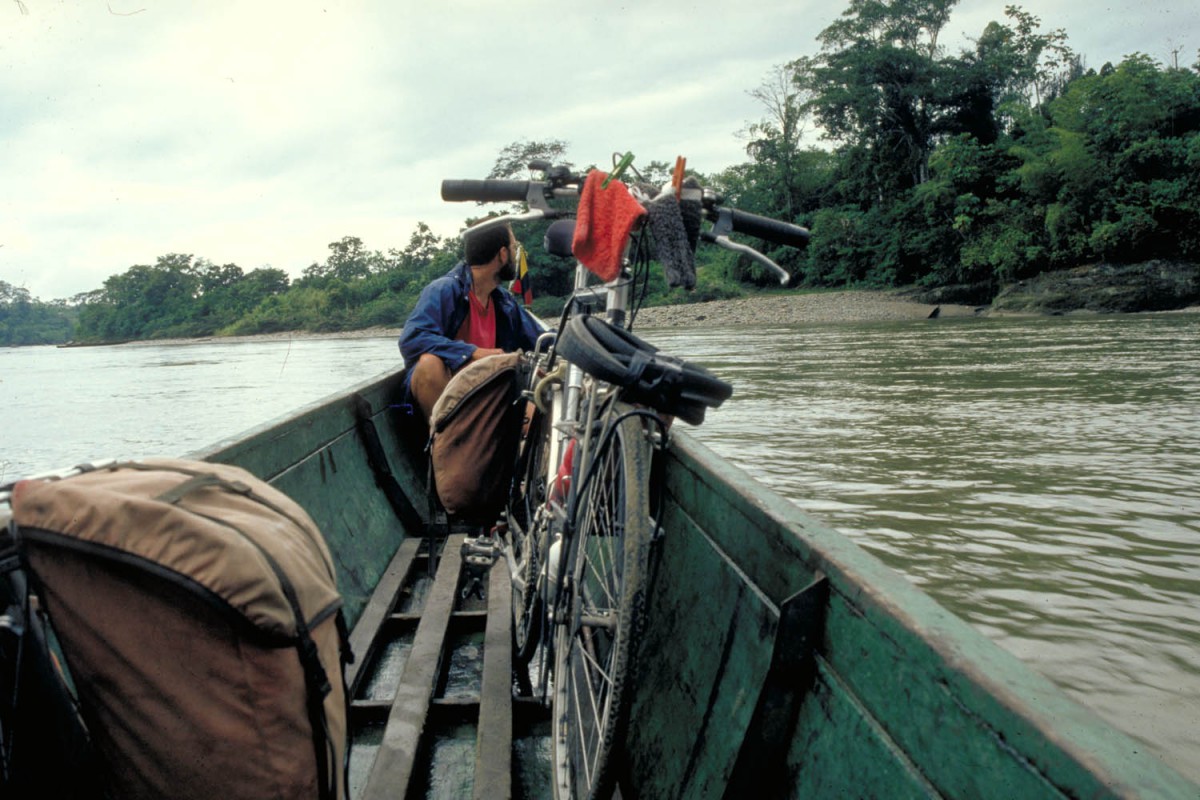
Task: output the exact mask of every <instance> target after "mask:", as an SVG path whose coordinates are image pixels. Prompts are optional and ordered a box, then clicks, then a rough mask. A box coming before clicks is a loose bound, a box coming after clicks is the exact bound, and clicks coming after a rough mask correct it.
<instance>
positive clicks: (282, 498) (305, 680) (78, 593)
mask: <svg viewBox="0 0 1200 800" xmlns="http://www.w3.org/2000/svg"><path fill="white" fill-rule="evenodd" d="M12 503H13V522H14V525H15V535H16V540H17V548H18V551H19V552H20V554H21V558H22V561H23V563H24V568H25V570H26V572H27V574H28V577H29V579H30V583H31V585H32V587H33V589H34V591H35V592H36V595H37V596H38V597H39V598H40V601H41V604H42V607H43V608H44V609H45V611H46V612H47V614H48V617H49V619H50V623H51V626H52V628H53V630H54V633H55V635H56V636H57V638H58V641H59V643H60V646H61V648H62V652H63V654H64V655H65V656H66V662H67V667H68V670H69V672H70V676H71V678H72V679H73V681H74V683H75V687H76V691H77V693H78V697H79V704H80V708H81V712H82V714H83V717H84V720H85V722H86V723H87V727H88V729H89V733H90V735H91V737H92V740H93V744H94V746H95V748H96V750H97V751H98V753H99V755H100V756H101V760H102V761H103V762H104V764H105V770H104V772H105V775H104V778H105V780H106V782H107V784H108V786H107V789H108V793H109V794H110V796H112V797H121V798H150V797H155V798H160V797H189V798H190V797H195V798H222V800H228V798H264V797H271V798H340V797H342V796H343V793H344V786H345V781H344V770H343V760H344V754H345V740H346V705H345V689H344V683H343V678H342V667H343V662H342V654H343V650H342V647H343V645H344V643H345V625H344V622H343V620H342V618H341V603H342V601H341V597H340V595H339V594H338V591H337V588H336V582H335V578H334V569H333V561H332V559H331V557H330V553H329V550H328V548H327V546H326V544H325V542H324V540H323V539H322V538H321V534H320V532H319V531H318V530H317V528H316V526H315V525H314V524H313V522H312V520H311V519H310V518H309V517H308V515H307V514H306V513H305V512H304V510H303V509H302V508H300V506H299V505H297V504H296V503H295V502H293V501H292V500H291V499H290V498H288V497H287V496H286V495H284V494H283V493H282V492H279V491H278V490H276V489H274V488H273V487H271V486H269V485H267V484H266V483H264V482H262V481H260V480H258V479H257V478H255V477H254V476H252V475H251V474H250V473H248V472H246V471H245V470H242V469H240V468H237V467H231V466H227V465H221V464H209V463H203V462H194V461H184V460H175V459H153V460H145V461H139V462H128V463H118V464H113V465H111V466H107V467H102V468H99V469H95V470H92V471H87V472H84V473H82V474H79V475H74V476H72V477H68V478H63V479H61V480H50V481H25V482H23V483H20V484H17V486H16V490H15V492H14V497H13V501H12ZM346 652H348V651H346Z"/></svg>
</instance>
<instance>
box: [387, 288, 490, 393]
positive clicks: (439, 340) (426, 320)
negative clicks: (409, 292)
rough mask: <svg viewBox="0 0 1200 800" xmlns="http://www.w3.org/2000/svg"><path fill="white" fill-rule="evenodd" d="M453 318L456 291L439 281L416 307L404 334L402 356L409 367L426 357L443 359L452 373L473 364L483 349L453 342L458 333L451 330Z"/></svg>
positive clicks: (427, 289)
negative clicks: (476, 354)
mask: <svg viewBox="0 0 1200 800" xmlns="http://www.w3.org/2000/svg"><path fill="white" fill-rule="evenodd" d="M453 316H454V292H453V288H452V287H450V286H447V285H444V284H441V285H439V283H438V282H436V281H435V282H434V283H431V284H430V285H428V286H426V287H425V288H424V289H423V290H422V291H421V296H420V297H419V298H418V299H417V305H416V307H415V308H414V309H413V311H412V313H411V314H410V315H409V317H408V321H407V322H405V323H404V332H403V333H401V334H400V354H401V355H402V356H403V357H404V365H405V366H406V367H409V368H411V367H412V365H413V364H415V363H417V359H419V358H420V357H421V356H422V355H423V354H425V353H432V354H433V355H435V356H437V357H438V358H440V359H442V361H443V362H444V363H445V364H446V367H447V368H448V369H449V370H450V371H451V372H453V371H455V370H457V369H458V368H459V367H461V366H462V365H463V364H465V363H467V362H468V361H470V360H472V356H473V354H474V353H475V351H476V350H478V349H479V348H477V347H476V346H475V345H473V344H468V343H466V342H460V341H457V340H455V339H453V338H451V337H452V335H453V333H454V332H453V331H450V330H449V328H450V326H451V324H452V321H453V319H452V318H453Z"/></svg>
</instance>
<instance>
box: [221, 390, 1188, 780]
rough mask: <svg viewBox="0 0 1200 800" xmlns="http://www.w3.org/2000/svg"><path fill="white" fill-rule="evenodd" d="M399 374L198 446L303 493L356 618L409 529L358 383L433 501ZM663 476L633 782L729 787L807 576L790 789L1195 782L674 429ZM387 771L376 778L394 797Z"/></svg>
mask: <svg viewBox="0 0 1200 800" xmlns="http://www.w3.org/2000/svg"><path fill="white" fill-rule="evenodd" d="M399 380H400V376H399V374H398V373H397V374H393V375H390V376H386V377H385V378H383V379H381V380H379V381H377V382H374V383H368V384H363V385H361V386H356V387H352V388H351V389H350V390H348V391H347V392H346V393H345V394H342V395H338V396H336V397H332V398H329V399H327V400H325V401H322V402H320V403H317V404H314V405H312V406H309V407H307V408H305V409H302V410H301V411H300V412H299V413H298V414H296V415H294V416H292V417H289V418H287V419H284V420H280V421H277V422H276V423H273V424H271V425H267V426H264V427H263V428H260V429H258V430H256V431H253V432H251V434H250V435H248V436H246V437H241V438H239V439H237V440H234V441H230V442H226V443H222V444H220V445H218V446H216V447H214V448H211V449H210V450H209V451H206V452H205V453H201V454H199V455H201V456H202V457H206V458H210V459H212V460H217V461H222V462H230V463H237V464H240V465H242V466H245V467H247V468H249V469H250V470H251V471H252V472H255V473H256V474H258V475H260V476H263V477H265V478H267V479H269V480H271V481H272V482H274V483H275V485H276V486H278V487H279V488H281V489H283V490H284V491H286V492H288V493H289V494H290V495H292V496H293V497H294V498H295V499H296V500H297V501H298V502H300V503H301V504H302V505H304V507H305V508H306V509H307V510H308V511H309V512H310V513H311V514H312V516H313V517H314V519H315V520H316V521H317V522H318V524H319V525H320V526H321V528H322V530H323V531H324V533H325V535H326V537H327V539H328V540H329V543H330V547H331V550H333V552H334V553H335V555H336V558H337V563H338V570H339V575H338V577H339V581H340V582H341V585H342V586H343V590H344V591H345V592H346V593H347V595H348V606H349V607H350V608H351V610H352V611H353V613H354V615H355V616H357V615H358V614H359V613H360V611H361V609H362V608H363V607H364V605H365V604H366V603H367V601H368V598H370V596H371V592H372V590H373V589H374V588H375V585H376V583H377V582H378V581H380V580H381V579H383V578H384V577H385V575H386V574H387V573H386V570H387V569H388V565H389V563H391V561H392V558H393V555H394V553H395V552H396V549H397V547H398V546H399V545H400V543H401V542H402V541H403V540H405V539H406V538H407V537H411V536H415V535H419V534H420V533H421V532H420V531H409V530H405V529H404V528H403V526H402V525H400V523H399V522H398V521H397V520H396V518H395V515H394V513H393V512H392V509H391V507H390V505H389V503H388V501H387V498H386V496H385V495H384V493H383V492H382V491H380V490H379V488H378V487H377V486H376V485H375V476H374V474H373V473H372V471H371V470H370V469H369V467H368V466H367V464H366V452H365V449H364V447H363V443H362V441H361V439H360V436H359V434H358V432H357V430H356V417H355V408H356V404H358V403H359V402H360V401H359V400H358V399H357V398H356V397H355V395H356V394H357V395H360V396H361V397H362V398H364V399H365V400H366V402H367V404H368V405H369V406H370V411H371V415H372V419H373V422H374V424H375V426H376V428H377V430H378V433H379V437H380V440H381V442H382V443H383V445H384V448H385V449H386V450H387V459H388V463H389V467H390V469H391V471H392V473H393V474H394V475H395V476H396V478H397V480H399V481H400V483H401V484H402V486H403V488H404V491H405V493H406V495H407V496H408V497H409V499H410V500H411V501H412V503H413V505H414V506H415V507H416V509H417V510H418V512H419V513H420V514H421V515H423V516H424V517H425V519H426V520H428V518H429V516H428V514H429V506H428V503H427V499H426V496H425V486H426V463H425V456H424V452H423V448H424V444H425V439H426V436H425V431H424V430H423V429H422V428H421V426H420V425H419V424H413V422H412V420H411V418H409V417H405V416H402V415H400V414H398V413H396V412H395V411H394V409H393V408H392V407H391V406H392V404H393V403H395V401H396V398H397V396H398V393H399V386H400V383H399ZM664 492H665V494H664V501H663V507H662V512H661V516H662V521H663V526H664V530H665V537H664V539H663V540H662V542H661V543H660V544H659V545H658V546H657V548H656V551H655V554H654V567H653V570H652V573H653V575H654V578H653V580H654V584H653V586H652V588H651V591H650V595H649V599H648V616H647V620H646V628H645V631H644V635H643V637H642V640H641V642H640V647H639V661H640V666H639V672H638V675H637V680H636V682H635V692H634V697H633V719H632V722H631V726H630V730H629V733H628V737H627V742H626V745H627V750H628V764H629V779H630V786H631V788H633V789H634V790H636V792H637V794H639V795H640V796H644V797H664V798H671V797H722V796H725V792H726V789H727V785H728V782H729V780H730V776H731V775H732V774H733V771H734V769H735V765H736V764H737V763H738V758H739V754H740V751H741V747H742V744H743V740H744V739H745V737H746V736H747V731H749V730H750V726H751V725H756V724H758V723H757V722H756V721H755V719H754V717H755V709H756V707H757V706H758V704H759V700H760V694H761V690H762V686H763V681H764V679H765V677H766V676H767V674H768V670H769V669H770V667H771V664H772V659H773V656H774V648H775V639H776V632H777V630H778V628H779V615H780V612H779V607H780V605H781V604H783V603H784V602H785V601H786V600H787V598H789V597H792V596H793V595H795V594H796V593H797V592H798V591H800V590H802V589H804V588H805V587H806V586H808V585H809V584H811V583H812V582H813V580H814V577H816V576H817V575H818V574H823V575H825V576H826V578H827V580H828V589H829V592H828V598H829V599H828V605H827V607H826V608H825V614H824V627H823V631H822V633H821V634H820V636H819V646H818V647H817V657H816V662H815V663H816V677H815V680H814V681H813V682H812V684H811V686H809V685H799V686H798V687H797V692H798V693H797V695H795V696H796V697H798V702H799V711H798V715H797V718H796V724H795V730H794V731H793V732H792V733H791V735H790V739H789V741H788V746H787V748H786V762H787V763H786V769H787V774H788V782H789V791H790V793H791V796H794V797H814V796H825V797H828V796H838V797H840V796H858V797H870V796H878V797H889V798H892V797H901V798H904V797H936V796H945V797H964V798H988V797H996V798H1009V797H1023V798H1024V797H1047V798H1053V797H1081V798H1082V797H1123V796H1142V797H1164V798H1175V797H1178V798H1196V797H1197V796H1200V787H1198V786H1196V785H1195V784H1193V783H1190V782H1188V781H1187V780H1185V779H1184V778H1183V777H1181V776H1179V775H1178V774H1176V773H1174V772H1173V771H1171V770H1170V769H1168V768H1166V767H1163V766H1162V765H1161V764H1160V763H1158V761H1157V760H1156V759H1155V758H1154V757H1153V756H1152V755H1151V754H1149V753H1147V752H1146V748H1144V747H1141V746H1139V745H1138V744H1137V743H1135V742H1133V741H1132V740H1131V739H1129V738H1128V737H1126V736H1125V735H1123V734H1121V733H1120V732H1118V731H1116V730H1114V729H1113V728H1112V727H1111V726H1109V725H1107V724H1106V723H1104V722H1102V721H1101V720H1099V719H1098V718H1097V717H1096V716H1095V715H1093V714H1092V713H1090V712H1088V711H1087V710H1085V709H1083V708H1082V707H1080V706H1079V705H1078V704H1076V703H1074V702H1072V701H1070V700H1069V699H1067V698H1066V697H1065V695H1063V693H1062V692H1061V691H1059V690H1058V689H1057V688H1056V687H1054V686H1053V685H1051V684H1050V683H1049V682H1048V681H1046V680H1045V679H1043V678H1041V677H1040V676H1038V675H1036V674H1035V673H1034V672H1032V671H1031V670H1030V669H1028V668H1027V667H1025V666H1024V665H1023V664H1021V663H1020V662H1019V661H1018V660H1017V659H1016V658H1014V657H1013V656H1011V655H1009V654H1007V653H1005V652H1004V651H1003V650H1001V649H1000V648H999V647H997V646H996V645H994V644H993V643H991V642H989V641H988V640H987V639H985V638H984V637H983V636H982V635H981V634H979V633H978V632H977V631H975V630H974V629H973V628H971V627H970V626H969V625H967V624H966V623H965V622H963V621H962V620H960V619H958V618H956V617H954V616H953V615H951V614H950V613H948V612H947V611H945V610H944V609H942V608H941V607H939V606H938V605H936V604H935V603H934V602H933V601H932V600H931V599H930V598H928V597H927V596H925V595H924V594H922V593H921V592H920V591H918V590H917V589H916V588H915V587H913V586H912V585H911V584H909V583H908V582H907V581H905V580H904V579H903V578H901V577H900V576H898V575H897V574H896V573H895V572H893V571H892V570H890V569H889V568H887V567H886V566H885V565H883V564H882V563H881V562H879V561H878V560H877V559H876V558H874V557H873V556H871V555H870V554H868V553H866V552H865V551H863V550H862V549H861V548H859V547H858V546H857V545H855V544H854V543H853V542H851V541H850V540H849V539H847V538H846V537H844V536H842V535H840V534H838V533H836V532H835V531H833V530H831V529H829V528H827V527H825V526H824V525H821V524H820V523H818V522H816V521H815V520H813V519H812V518H810V517H808V516H806V515H805V514H803V513H802V512H801V511H799V509H797V508H796V507H795V506H794V505H792V504H790V503H788V502H787V501H785V500H783V499H782V498H780V497H778V496H777V495H775V494H773V493H771V492H768V491H766V490H765V489H763V488H762V487H761V486H759V485H758V484H756V483H755V482H754V481H753V480H752V479H750V478H749V477H748V476H746V475H745V474H743V473H741V472H740V471H738V470H736V469H735V468H733V467H732V466H731V465H729V464H728V463H727V462H725V461H723V460H721V459H719V458H718V457H716V456H715V455H714V454H713V453H711V452H710V451H708V450H707V449H706V448H704V447H703V446H701V445H699V444H697V443H696V442H694V441H693V440H691V439H690V438H689V437H688V436H687V435H686V434H681V433H677V434H676V435H675V442H674V444H673V446H672V448H671V450H670V451H669V452H668V454H667V457H666V469H665V481H664ZM434 657H435V656H433V655H432V654H431V655H430V658H434ZM414 668H415V667H414ZM810 674H811V673H810ZM784 688H785V690H786V686H785V687H784ZM423 691H424V689H421V690H420V691H418V692H417V694H421V693H423ZM785 696H786V694H785ZM405 722H406V724H408V723H409V722H410V721H409V720H407V718H406V720H405ZM411 724H413V725H419V724H420V722H419V721H416V720H413V721H411ZM384 749H385V750H386V749H387V747H385V748H384ZM393 763H394V762H393ZM387 772H388V769H384V770H383V773H387ZM404 772H405V770H399V771H397V775H399V774H400V773H404ZM383 773H380V774H379V775H377V776H376V780H377V781H379V780H383V781H384V783H382V784H378V783H377V784H376V785H375V787H374V789H373V791H381V792H384V793H386V794H395V795H397V796H399V795H401V794H403V787H399V786H390V788H388V787H387V786H386V784H387V781H386V780H385V779H384V778H383ZM400 780H401V781H403V778H401V779H400Z"/></svg>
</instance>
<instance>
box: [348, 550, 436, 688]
mask: <svg viewBox="0 0 1200 800" xmlns="http://www.w3.org/2000/svg"><path fill="white" fill-rule="evenodd" d="M420 546H421V540H420V539H418V538H416V537H409V538H407V539H405V540H404V541H403V542H401V543H400V547H398V548H397V549H396V555H395V556H393V557H392V560H391V562H390V563H389V564H388V566H387V569H385V570H384V572H383V576H382V577H380V579H379V583H377V584H375V591H374V592H372V594H371V599H370V600H369V601H368V602H367V605H366V607H365V608H364V609H363V612H362V614H361V615H360V616H359V618H358V622H357V623H356V624H355V626H354V630H353V631H352V632H351V633H350V652H352V653H354V663H353V664H349V665H347V666H346V685H347V686H348V687H349V688H350V696H351V697H355V696H357V692H358V683H359V681H360V680H361V678H362V670H363V668H364V667H366V666H367V664H369V663H370V662H371V659H372V658H373V657H374V652H373V651H374V649H375V645H376V642H377V640H378V636H379V630H380V628H381V627H382V626H383V623H384V622H385V621H386V620H387V618H388V615H389V614H391V612H392V609H393V608H395V606H396V600H397V596H398V595H399V593H400V589H401V587H402V586H403V585H404V579H405V578H407V577H408V572H409V570H410V569H411V568H412V563H413V561H414V560H415V559H416V557H417V549H418V548H419V547H420Z"/></svg>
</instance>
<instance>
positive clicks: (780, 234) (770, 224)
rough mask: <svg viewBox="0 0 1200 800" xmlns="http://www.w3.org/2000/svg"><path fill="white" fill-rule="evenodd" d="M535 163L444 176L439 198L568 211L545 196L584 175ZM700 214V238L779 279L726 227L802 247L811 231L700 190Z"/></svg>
mask: <svg viewBox="0 0 1200 800" xmlns="http://www.w3.org/2000/svg"><path fill="white" fill-rule="evenodd" d="M531 166H536V167H537V168H539V169H542V171H543V172H545V173H546V178H547V179H546V180H544V181H532V180H512V179H504V178H487V179H484V180H471V179H465V180H444V181H442V199H443V200H447V201H450V202H465V201H472V200H474V201H478V202H482V203H503V202H525V203H528V204H529V210H528V211H527V212H526V213H524V214H520V215H515V216H513V215H507V220H509V221H511V220H516V219H521V220H525V219H539V218H542V219H545V218H554V217H559V216H569V215H570V212H568V211H562V210H558V209H554V208H551V206H550V204H549V203H548V199H549V198H551V197H554V196H558V195H564V194H572V195H574V194H576V193H577V191H578V187H579V185H580V184H582V183H583V177H582V176H580V175H574V174H572V173H571V172H570V171H569V170H568V169H567V168H565V167H549V168H548V167H545V165H543V164H541V163H538V164H536V165H531ZM701 197H702V200H701V202H702V206H703V210H702V213H703V215H704V216H705V217H706V218H708V219H709V220H710V221H711V222H712V223H713V225H712V230H710V231H706V232H705V233H704V236H703V238H704V240H705V241H709V242H712V243H714V244H717V245H719V246H721V247H724V248H726V249H728V250H735V251H737V252H740V253H744V254H745V255H747V256H750V257H751V258H754V259H755V260H757V261H759V262H760V263H762V264H764V265H765V266H767V267H769V268H770V269H772V270H773V271H775V272H776V273H777V274H778V275H779V276H780V281H781V282H782V283H784V284H786V283H787V282H788V280H789V276H788V273H787V272H786V271H784V270H783V269H782V268H780V267H779V265H777V264H775V263H774V262H773V261H771V259H769V258H767V257H766V256H764V255H763V254H761V253H759V252H758V251H757V250H754V249H753V248H751V247H747V246H746V245H742V244H738V243H736V242H733V241H731V240H730V239H729V234H730V233H743V234H746V235H747V236H754V237H756V238H758V239H762V240H764V241H768V242H772V243H774V244H778V245H783V246H786V247H796V248H800V247H804V246H805V245H807V244H808V238H809V233H808V230H807V229H806V228H802V227H800V226H799V225H793V224H791V223H789V222H781V221H780V220H777V219H772V218H770V217H764V216H761V215H759V214H752V213H750V212H749V211H739V210H738V209H736V208H728V207H725V206H720V205H717V203H718V202H720V198H719V197H718V196H717V195H715V194H713V193H711V192H709V191H708V190H704V191H703V192H702V193H701ZM503 221H505V217H496V218H493V219H490V220H486V221H484V222H481V223H477V225H476V226H477V227H486V226H488V225H491V224H500V223H501V222H503Z"/></svg>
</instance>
